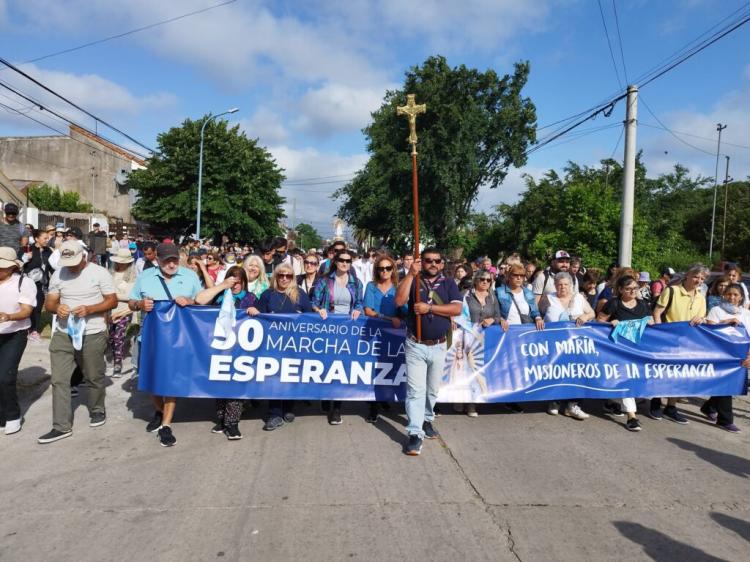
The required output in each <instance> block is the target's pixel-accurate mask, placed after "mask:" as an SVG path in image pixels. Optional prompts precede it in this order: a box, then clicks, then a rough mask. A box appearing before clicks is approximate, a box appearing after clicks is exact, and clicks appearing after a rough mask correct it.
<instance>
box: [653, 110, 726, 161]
mask: <svg viewBox="0 0 750 562" xmlns="http://www.w3.org/2000/svg"><path fill="white" fill-rule="evenodd" d="M639 97H640V101H641V103H643V106H644V107H645V108H646V111H648V112H649V113H650V114H651V117H653V118H654V119H656V122H657V123H659V125H661V126H662V128H663V129H664V130H665V131H667V132H668V133H669V134H670V135H672V136H673V137H674V138H676V139H677V140H678V141H680V142H681V143H682V144H684V145H686V146H689V147H690V148H692V149H694V150H697V151H699V152H703V153H704V154H708V155H709V156H715V154H716V153H714V152H709V151H708V150H703V149H702V148H700V147H698V146H695V145H694V144H691V143H689V142H688V141H686V140H685V139H682V138H680V137H678V136H677V135H676V134H675V133H674V131H672V129H670V128H669V127H667V126H666V125H665V124H664V123H662V121H661V119H659V118H658V117H657V116H656V114H655V113H654V112H653V111H652V110H651V108H650V107H649V105H648V104H647V103H646V100H645V99H643V96H639Z"/></svg>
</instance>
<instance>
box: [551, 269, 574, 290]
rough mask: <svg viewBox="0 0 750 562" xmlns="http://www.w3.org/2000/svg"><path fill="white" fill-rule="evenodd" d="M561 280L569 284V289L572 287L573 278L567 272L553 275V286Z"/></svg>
mask: <svg viewBox="0 0 750 562" xmlns="http://www.w3.org/2000/svg"><path fill="white" fill-rule="evenodd" d="M563 279H564V280H566V281H567V282H568V283H570V285H571V287H572V286H573V276H572V275H571V274H570V273H568V272H567V271H561V272H560V273H556V274H555V284H557V282H558V281H562V280H563Z"/></svg>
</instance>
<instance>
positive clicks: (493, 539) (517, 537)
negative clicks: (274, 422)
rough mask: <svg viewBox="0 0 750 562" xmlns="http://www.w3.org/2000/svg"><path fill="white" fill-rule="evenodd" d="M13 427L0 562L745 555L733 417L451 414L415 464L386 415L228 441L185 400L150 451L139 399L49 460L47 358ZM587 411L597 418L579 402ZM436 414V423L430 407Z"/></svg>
mask: <svg viewBox="0 0 750 562" xmlns="http://www.w3.org/2000/svg"><path fill="white" fill-rule="evenodd" d="M21 367H22V373H21V377H20V385H21V397H22V401H23V406H24V408H25V409H26V412H25V418H26V424H25V426H24V428H23V430H22V431H21V432H20V433H18V434H16V435H13V436H4V435H2V434H0V474H1V475H2V486H0V505H2V506H3V511H4V514H3V516H2V517H0V560H3V561H5V560H8V561H10V560H13V561H16V560H19V561H35V560H45V561H49V560H52V561H64V560H77V561H78V560H80V561H88V560H92V561H93V560H97V561H101V560H108V561H118V560H127V561H141V560H143V561H146V560H158V561H161V560H168V561H172V560H174V561H187V560H222V561H223V560H227V561H229V560H232V561H234V560H243V561H244V560H368V561H371V560H394V559H405V560H431V561H432V560H452V561H455V560H460V561H470V560H494V561H505V560H509V561H514V560H516V561H517V560H523V561H536V560H539V561H559V560H565V561H567V560H572V561H580V560H597V561H605V560H613V561H625V560H627V561H634V560H659V561H661V560H665V561H666V560H669V561H670V562H681V561H690V562H694V561H704V560H705V561H719V560H731V561H743V562H744V561H747V560H748V559H750V455H749V454H748V453H749V452H750V402H748V401H747V400H746V399H745V398H741V399H737V400H735V412H736V423H737V424H738V425H739V426H740V427H741V428H742V429H743V430H744V432H743V433H742V434H740V435H731V434H728V433H725V432H723V431H721V430H719V429H717V428H715V427H713V426H711V425H710V424H709V423H708V422H706V421H704V420H703V419H702V417H701V416H700V413H699V411H698V405H699V404H700V403H701V401H700V400H695V402H694V403H691V404H687V405H683V406H682V408H683V411H684V412H685V413H686V415H688V416H689V418H690V420H691V422H690V424H689V425H687V426H679V425H677V424H674V423H672V422H669V421H667V420H663V421H659V422H657V421H652V420H649V419H646V418H645V416H644V417H643V419H642V423H643V426H644V430H643V431H642V432H641V433H638V434H635V433H630V432H628V431H626V430H625V429H624V427H623V425H622V422H621V421H620V420H612V419H609V418H607V417H604V416H599V415H596V416H592V417H591V418H590V419H589V420H586V421H583V422H579V421H575V420H572V419H570V418H565V417H562V416H559V417H551V416H548V415H547V414H545V413H544V411H543V408H542V407H541V406H538V407H533V406H532V407H531V408H530V411H527V412H526V413H524V414H520V415H514V414H510V413H507V412H506V411H505V410H504V409H503V408H502V407H499V406H498V407H496V406H487V407H484V408H482V407H480V414H481V415H480V417H479V418H476V419H471V418H468V417H466V416H463V415H459V414H454V413H453V412H452V411H449V412H446V413H445V414H444V415H442V416H440V417H439V418H438V420H437V422H436V427H437V428H438V429H439V430H440V431H441V433H442V439H440V440H438V441H429V442H425V446H424V449H423V453H422V455H421V457H416V458H414V457H406V456H404V455H403V454H402V449H401V447H402V443H403V439H404V437H403V429H404V427H403V426H404V425H405V418H404V416H403V413H402V410H401V409H400V408H399V407H396V408H395V409H394V411H393V413H391V414H388V417H386V418H384V419H382V420H381V421H379V422H378V423H377V424H375V425H374V426H373V425H369V424H367V423H365V421H364V418H363V415H364V414H365V407H364V406H363V405H359V404H349V405H348V406H347V407H346V408H345V410H344V415H345V417H344V424H343V425H341V426H338V427H331V426H329V425H328V424H327V423H326V419H325V417H324V416H322V415H320V414H319V409H318V405H317V404H312V405H310V406H307V407H305V408H303V409H302V412H301V415H300V416H299V417H298V418H297V420H296V421H295V422H294V423H292V424H288V425H287V426H285V427H282V428H281V429H279V430H277V431H274V432H264V431H262V430H261V427H262V421H261V417H262V416H263V415H264V413H265V408H264V407H261V408H258V409H256V408H250V409H249V410H248V411H246V413H245V418H244V419H243V421H242V423H241V424H240V427H241V429H242V431H243V434H244V439H242V440H241V441H236V442H229V441H227V440H226V438H224V437H223V436H220V435H213V434H211V433H210V428H211V427H212V414H213V406H212V402H211V401H210V400H182V401H180V402H179V403H178V410H177V416H176V420H175V423H174V425H173V429H174V433H175V436H176V437H177V445H176V446H175V447H173V448H171V449H165V448H162V447H160V446H159V445H158V442H157V440H156V438H155V437H154V435H152V434H148V433H146V432H145V424H146V420H147V419H148V418H149V417H150V415H151V412H152V410H151V407H150V405H149V401H148V397H147V396H144V395H142V394H141V393H139V392H137V390H135V389H134V388H133V384H132V383H131V382H130V380H129V379H128V378H127V376H126V377H125V378H123V379H118V380H112V381H111V382H112V384H111V386H109V388H108V396H107V413H108V419H107V423H106V425H104V426H103V427H101V428H96V429H91V428H89V427H88V412H87V410H86V407H85V390H84V391H83V392H82V393H81V397H80V398H78V399H76V402H75V403H76V404H77V405H78V407H77V408H76V412H75V426H74V435H73V436H72V437H71V438H69V439H65V440H63V441H59V442H57V443H52V444H49V445H44V446H42V445H37V444H36V438H37V437H38V436H39V435H41V434H42V433H45V432H46V431H47V430H49V429H50V427H51V396H50V391H49V388H48V386H49V377H48V370H49V356H48V353H47V350H46V346H44V345H41V344H36V345H30V346H29V348H28V350H27V353H26V355H25V357H24V360H23V362H22V365H21ZM584 407H585V408H586V409H587V410H588V411H589V412H590V413H592V414H593V413H595V412H597V411H598V405H596V404H594V403H589V404H585V405H584ZM444 410H450V408H444Z"/></svg>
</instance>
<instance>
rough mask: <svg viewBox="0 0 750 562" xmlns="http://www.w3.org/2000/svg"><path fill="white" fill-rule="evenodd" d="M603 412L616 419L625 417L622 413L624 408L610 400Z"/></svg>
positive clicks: (606, 402)
mask: <svg viewBox="0 0 750 562" xmlns="http://www.w3.org/2000/svg"><path fill="white" fill-rule="evenodd" d="M602 411H603V412H604V413H605V414H607V415H609V416H614V417H615V418H621V417H623V416H624V415H625V414H624V413H623V412H622V406H620V404H618V403H617V402H612V401H610V400H607V401H605V402H604V405H603V406H602Z"/></svg>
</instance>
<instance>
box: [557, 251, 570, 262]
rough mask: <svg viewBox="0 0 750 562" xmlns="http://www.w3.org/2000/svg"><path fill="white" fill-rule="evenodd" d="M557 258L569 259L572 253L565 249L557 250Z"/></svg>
mask: <svg viewBox="0 0 750 562" xmlns="http://www.w3.org/2000/svg"><path fill="white" fill-rule="evenodd" d="M555 259H556V260H569V259H570V254H569V253H568V252H566V251H565V250H557V251H556V252H555Z"/></svg>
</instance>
